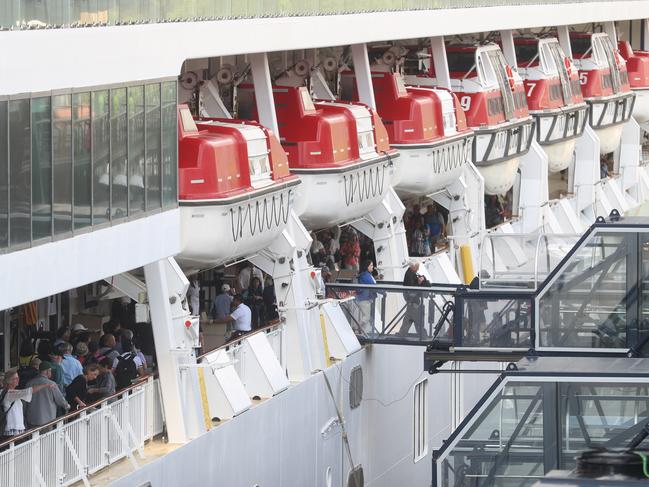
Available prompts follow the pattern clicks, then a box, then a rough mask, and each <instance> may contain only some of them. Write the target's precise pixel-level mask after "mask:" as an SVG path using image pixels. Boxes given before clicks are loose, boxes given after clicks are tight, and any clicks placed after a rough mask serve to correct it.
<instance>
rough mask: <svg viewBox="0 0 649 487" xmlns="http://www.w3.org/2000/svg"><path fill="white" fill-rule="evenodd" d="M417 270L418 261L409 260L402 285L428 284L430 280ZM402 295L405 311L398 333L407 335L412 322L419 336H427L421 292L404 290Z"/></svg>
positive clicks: (421, 285) (423, 285)
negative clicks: (404, 301)
mask: <svg viewBox="0 0 649 487" xmlns="http://www.w3.org/2000/svg"><path fill="white" fill-rule="evenodd" d="M418 271H419V262H417V261H411V262H410V264H409V265H408V270H407V271H406V273H405V275H404V277H403V285H404V286H406V287H426V286H430V282H428V280H427V279H426V278H425V277H424V276H421V275H419V274H418ZM403 297H404V299H405V300H406V313H405V315H404V317H403V321H402V322H401V328H400V329H399V332H398V335H399V336H402V337H403V336H406V335H408V334H409V331H410V327H411V326H412V325H413V324H414V325H415V331H416V332H417V335H418V336H419V338H427V337H428V334H427V333H426V330H425V329H424V316H423V314H424V308H423V302H422V296H421V293H418V292H416V291H410V292H408V291H404V293H403Z"/></svg>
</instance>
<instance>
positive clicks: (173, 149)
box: [162, 81, 178, 207]
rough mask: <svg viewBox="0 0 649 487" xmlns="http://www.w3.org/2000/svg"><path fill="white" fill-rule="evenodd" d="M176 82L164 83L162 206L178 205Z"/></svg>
mask: <svg viewBox="0 0 649 487" xmlns="http://www.w3.org/2000/svg"><path fill="white" fill-rule="evenodd" d="M176 96H177V95H176V82H175V81H169V82H166V83H162V204H163V205H164V206H165V207H167V206H176V205H177V204H178V120H177V115H176Z"/></svg>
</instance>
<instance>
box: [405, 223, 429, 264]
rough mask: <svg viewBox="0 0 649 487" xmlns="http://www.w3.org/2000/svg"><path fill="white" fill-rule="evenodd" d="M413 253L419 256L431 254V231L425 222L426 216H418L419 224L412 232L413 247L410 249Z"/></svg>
mask: <svg viewBox="0 0 649 487" xmlns="http://www.w3.org/2000/svg"><path fill="white" fill-rule="evenodd" d="M410 251H411V252H412V255H414V256H418V257H426V256H429V255H430V254H431V252H430V231H429V230H428V227H427V226H426V224H425V223H424V217H422V216H419V217H417V226H416V228H415V231H414V232H413V233H412V247H411V249H410Z"/></svg>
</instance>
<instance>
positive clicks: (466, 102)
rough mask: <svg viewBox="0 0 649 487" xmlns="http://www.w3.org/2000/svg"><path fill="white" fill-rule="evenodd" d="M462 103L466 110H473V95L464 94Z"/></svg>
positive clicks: (461, 99)
mask: <svg viewBox="0 0 649 487" xmlns="http://www.w3.org/2000/svg"><path fill="white" fill-rule="evenodd" d="M460 105H461V106H462V110H464V111H465V112H468V111H469V110H471V97H470V96H468V95H464V96H463V97H462V98H460Z"/></svg>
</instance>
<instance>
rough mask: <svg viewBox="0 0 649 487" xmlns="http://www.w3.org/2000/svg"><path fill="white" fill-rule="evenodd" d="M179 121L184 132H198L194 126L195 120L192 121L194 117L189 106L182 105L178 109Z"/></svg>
mask: <svg viewBox="0 0 649 487" xmlns="http://www.w3.org/2000/svg"><path fill="white" fill-rule="evenodd" d="M180 121H181V123H182V124H183V132H185V133H186V134H189V133H197V132H198V127H196V122H194V117H192V112H190V111H189V108H187V107H183V108H181V109H180Z"/></svg>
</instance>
